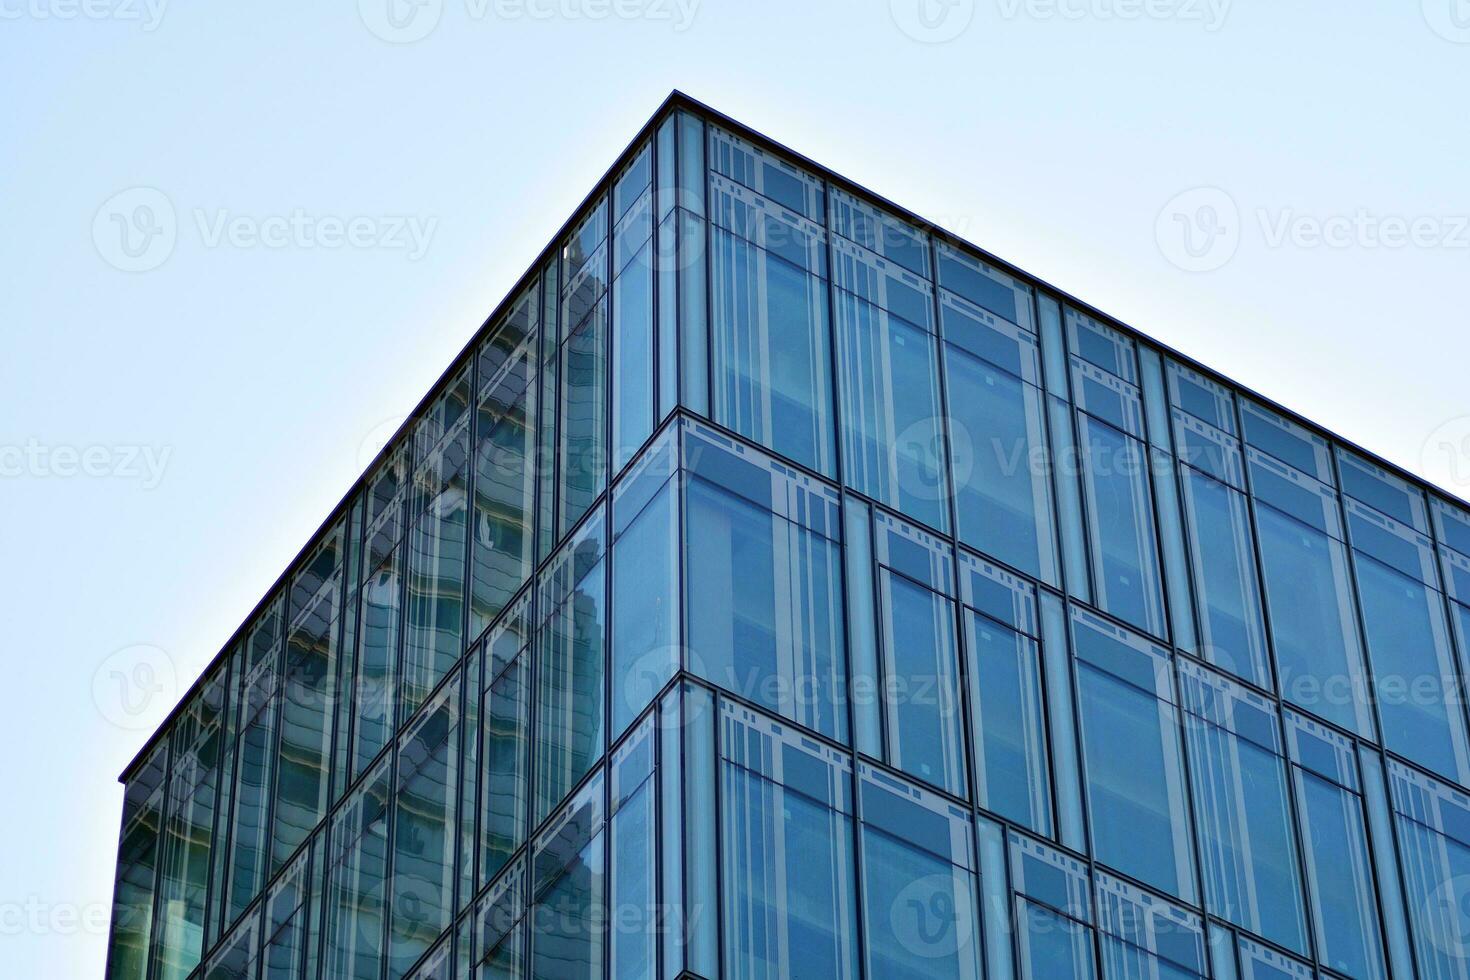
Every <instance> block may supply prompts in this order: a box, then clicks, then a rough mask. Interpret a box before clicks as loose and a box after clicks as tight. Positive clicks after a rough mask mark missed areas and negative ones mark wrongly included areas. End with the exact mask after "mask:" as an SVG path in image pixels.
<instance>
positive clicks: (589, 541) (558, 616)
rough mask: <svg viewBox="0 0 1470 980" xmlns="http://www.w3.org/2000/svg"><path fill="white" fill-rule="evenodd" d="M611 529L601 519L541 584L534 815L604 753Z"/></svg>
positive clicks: (546, 808) (581, 533)
mask: <svg viewBox="0 0 1470 980" xmlns="http://www.w3.org/2000/svg"><path fill="white" fill-rule="evenodd" d="M605 534H606V528H605V527H604V521H603V517H602V515H601V514H600V513H599V514H597V515H595V516H594V517H593V519H592V521H591V522H590V523H589V524H588V525H586V526H585V527H584V528H583V529H582V530H581V531H579V532H578V533H577V535H576V536H575V537H574V538H573V539H572V540H571V541H569V542H568V543H567V544H566V545H565V546H564V547H563V548H562V550H561V552H560V553H559V554H558V555H557V556H556V557H555V558H553V559H552V562H551V565H550V566H549V567H548V569H547V571H546V572H545V573H544V574H543V576H542V580H541V603H540V607H539V609H538V613H540V614H541V615H542V623H541V628H540V630H539V633H538V642H537V653H536V656H537V669H536V742H535V746H536V752H535V766H536V813H537V815H538V817H544V816H545V815H546V814H548V813H550V812H551V810H552V809H553V808H555V807H556V805H557V804H558V803H560V802H561V800H562V798H563V797H565V796H566V794H567V793H568V792H569V791H570V790H571V789H572V787H573V786H574V785H576V783H577V781H578V780H579V779H581V778H582V776H584V775H585V774H586V773H587V771H588V770H589V769H591V768H592V765H593V763H594V762H596V761H597V758H598V756H599V755H601V754H602V750H603V744H604V737H605V726H604V718H603V684H604V682H605V678H604V674H605V673H606V663H605V661H606V651H605V649H604V643H605V640H604V636H603V634H604V627H605V625H606V622H607V611H606V581H605V579H606V576H605V575H604V573H603V569H604V564H603V558H604V556H605V552H606V543H605Z"/></svg>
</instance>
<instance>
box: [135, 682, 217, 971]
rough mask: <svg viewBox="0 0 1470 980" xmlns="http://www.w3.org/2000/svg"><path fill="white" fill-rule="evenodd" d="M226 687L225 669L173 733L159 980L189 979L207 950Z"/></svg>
mask: <svg viewBox="0 0 1470 980" xmlns="http://www.w3.org/2000/svg"><path fill="white" fill-rule="evenodd" d="M227 687H228V685H227V684H226V683H225V671H224V669H223V668H221V669H219V670H217V671H215V673H214V675H213V676H212V677H210V678H209V679H208V680H206V681H205V684H204V688H203V689H202V690H201V691H200V692H199V694H198V695H196V696H195V697H194V700H193V701H192V703H191V704H190V706H189V708H188V710H187V712H186V713H185V714H184V715H183V717H182V718H181V719H180V720H179V721H178V722H176V723H175V727H174V735H173V749H172V753H173V764H172V766H171V769H172V773H171V775H170V780H171V786H170V788H169V811H168V823H167V824H166V825H165V828H166V832H165V834H164V838H163V862H162V865H161V872H160V874H161V877H160V881H159V890H160V892H161V898H160V900H159V904H158V910H159V922H158V927H157V928H156V929H155V930H154V945H155V947H156V949H155V952H154V958H155V959H156V961H157V963H158V977H159V980H183V978H184V977H186V976H188V975H189V973H190V971H192V970H193V969H194V967H195V966H197V965H198V964H199V958H200V955H201V954H202V953H203V949H204V942H203V940H204V912H205V906H206V904H207V899H208V897H209V865H210V858H211V856H212V852H213V850H214V815H215V799H216V793H217V790H218V786H219V766H220V762H221V750H222V748H223V741H224V731H223V725H222V723H223V721H224V708H225V695H226V689H227ZM133 874H136V872H133ZM216 915H218V912H216Z"/></svg>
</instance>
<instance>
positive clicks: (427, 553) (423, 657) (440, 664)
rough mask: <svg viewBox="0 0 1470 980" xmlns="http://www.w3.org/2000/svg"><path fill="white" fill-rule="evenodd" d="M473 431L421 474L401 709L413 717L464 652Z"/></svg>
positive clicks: (463, 432)
mask: <svg viewBox="0 0 1470 980" xmlns="http://www.w3.org/2000/svg"><path fill="white" fill-rule="evenodd" d="M468 454H469V426H468V423H467V422H466V423H465V424H463V425H461V426H460V427H459V429H457V430H456V432H454V433H452V434H451V435H450V436H449V438H448V440H447V442H446V444H445V446H444V448H443V449H441V450H439V451H437V452H435V454H434V455H432V456H431V457H430V458H429V460H428V461H427V462H426V464H425V466H424V467H423V468H422V469H421V471H420V474H419V480H420V483H421V484H425V481H427V482H426V485H424V486H423V488H422V489H423V498H424V500H423V502H424V505H425V512H424V513H423V515H422V516H421V517H419V518H418V519H417V521H416V522H415V524H414V527H413V529H412V530H411V531H410V532H409V538H408V540H409V552H408V625H407V629H406V631H405V633H404V637H405V639H404V652H403V676H402V685H401V688H400V690H401V692H402V696H403V704H402V705H401V706H400V710H401V711H402V712H403V714H404V716H405V717H406V716H407V715H408V714H410V713H412V712H413V711H414V710H415V709H416V708H417V707H418V706H419V705H420V704H422V703H423V700H424V698H426V697H427V696H428V695H429V692H430V691H432V690H433V689H434V687H435V686H436V685H437V684H438V683H439V681H440V680H442V679H443V678H444V675H445V674H447V673H448V672H449V670H450V669H451V668H452V667H453V666H454V664H455V662H456V661H458V660H459V657H460V654H462V653H463V652H464V602H465V598H464V597H465V588H464V586H465V548H466V546H467V544H468V541H467V535H466V523H465V522H466V520H467V517H468V514H467V513H466V483H465V481H466V479H467V477H468V459H467V457H468Z"/></svg>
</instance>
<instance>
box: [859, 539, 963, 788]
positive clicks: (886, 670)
mask: <svg viewBox="0 0 1470 980" xmlns="http://www.w3.org/2000/svg"><path fill="white" fill-rule="evenodd" d="M875 527H876V528H877V542H878V561H879V575H878V593H879V604H880V612H881V616H882V622H883V633H882V639H883V675H884V676H883V686H882V688H881V696H882V700H883V703H884V705H885V707H886V708H887V726H886V731H887V745H886V748H887V751H886V757H887V760H888V761H889V762H890V763H891V764H892V765H894V766H895V767H897V768H899V769H902V770H903V771H904V772H907V773H909V774H911V775H913V776H916V777H918V778H919V779H922V780H924V781H925V782H928V783H930V784H931V785H934V786H937V787H939V788H941V789H944V790H946V791H948V792H950V793H953V794H955V795H956V796H968V795H969V792H968V787H967V785H966V783H967V780H968V776H967V775H966V771H965V748H964V718H963V715H962V710H963V709H962V707H961V702H960V694H959V692H960V671H959V651H958V649H957V648H956V646H955V604H954V602H953V601H952V600H951V599H950V598H948V595H949V594H951V593H952V592H953V585H952V582H953V568H952V562H953V558H952V556H951V555H950V553H949V549H948V546H946V545H944V544H942V543H941V542H940V541H939V540H938V539H937V538H934V537H932V536H930V535H928V534H925V533H924V532H922V531H919V530H918V529H916V528H911V527H908V526H907V525H904V524H901V523H899V522H898V521H896V520H894V519H893V518H891V517H888V516H887V515H882V514H880V515H878V516H877V518H876V520H875ZM924 564H928V565H930V568H931V569H932V573H933V575H934V576H935V577H932V578H931V577H929V574H928V570H926V569H924V568H923V567H922V565H924ZM896 566H897V567H896ZM909 576H917V580H916V578H914V577H909ZM925 582H928V583H929V584H931V585H940V586H941V587H942V588H943V589H944V591H943V592H936V591H934V590H933V589H932V588H929V587H928V585H926V584H924V583H925Z"/></svg>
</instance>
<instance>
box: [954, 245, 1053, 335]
mask: <svg viewBox="0 0 1470 980" xmlns="http://www.w3.org/2000/svg"><path fill="white" fill-rule="evenodd" d="M935 251H936V253H937V255H938V258H939V285H941V286H943V287H944V288H945V289H948V290H951V291H952V292H955V293H958V294H959V295H961V296H963V297H964V298H965V299H967V300H969V301H970V302H972V303H975V304H977V305H979V306H983V307H984V308H985V309H987V310H989V311H990V312H992V313H994V314H996V315H998V316H1001V317H1004V318H1005V319H1007V320H1009V321H1011V322H1012V323H1015V324H1018V325H1020V326H1022V327H1025V328H1026V329H1027V330H1031V331H1034V330H1035V329H1036V327H1035V321H1034V319H1033V317H1032V314H1031V290H1030V288H1029V287H1027V286H1026V285H1024V284H1022V283H1020V282H1018V281H1017V280H1015V279H1013V278H1012V277H1010V276H1009V275H1007V274H1006V273H1004V272H1001V271H1000V270H999V269H997V268H995V267H994V266H992V265H990V264H989V263H986V262H983V261H981V260H980V259H977V258H974V257H972V256H970V255H968V254H967V253H964V252H961V251H958V250H957V249H954V248H952V247H950V246H949V245H946V244H944V243H942V242H941V243H938V244H937V245H936V246H935Z"/></svg>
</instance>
